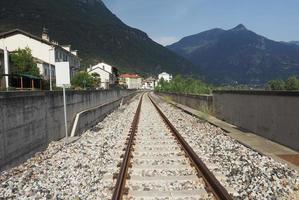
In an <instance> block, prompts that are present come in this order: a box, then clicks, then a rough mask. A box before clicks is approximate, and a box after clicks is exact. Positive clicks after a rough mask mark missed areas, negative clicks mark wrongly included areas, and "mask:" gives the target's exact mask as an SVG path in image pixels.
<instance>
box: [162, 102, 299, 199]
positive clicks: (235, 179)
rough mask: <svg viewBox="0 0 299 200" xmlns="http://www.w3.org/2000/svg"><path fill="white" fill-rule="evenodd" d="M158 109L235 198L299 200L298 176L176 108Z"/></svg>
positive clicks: (280, 164)
mask: <svg viewBox="0 0 299 200" xmlns="http://www.w3.org/2000/svg"><path fill="white" fill-rule="evenodd" d="M159 102H160V103H159V106H160V107H161V109H162V110H163V112H164V114H165V115H166V116H167V117H168V118H169V119H170V121H171V122H172V124H173V125H174V126H175V127H176V129H177V130H178V131H179V132H180V133H181V134H182V136H183V137H184V138H185V140H186V141H187V142H188V143H189V145H190V146H191V147H192V148H193V149H194V150H195V152H196V153H197V154H198V155H199V157H200V158H201V159H202V160H203V161H204V162H205V164H206V165H207V166H208V168H209V169H210V170H211V171H212V172H213V173H215V174H216V177H217V178H218V180H219V181H220V182H221V183H222V184H223V185H224V186H225V187H226V188H227V189H228V190H229V191H231V193H232V194H233V196H234V198H235V199H257V200H261V199H294V200H295V199H298V198H299V196H297V195H298V190H299V174H298V172H297V171H295V170H293V169H290V168H289V167H288V166H287V165H286V164H282V163H280V162H277V161H275V160H274V159H272V158H270V157H268V156H264V155H261V154H260V153H258V152H256V151H254V150H252V149H250V148H247V147H245V146H244V145H242V144H240V143H239V142H237V141H236V140H234V139H232V138H231V137H229V136H227V135H226V134H225V132H224V131H223V130H222V129H220V128H218V127H216V126H214V125H211V124H209V123H207V122H205V121H203V120H200V119H198V118H196V117H193V116H191V115H189V114H187V113H185V112H183V111H182V110H180V109H178V108H175V107H174V106H172V105H170V104H168V103H165V102H162V101H159Z"/></svg>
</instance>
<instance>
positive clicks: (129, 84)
mask: <svg viewBox="0 0 299 200" xmlns="http://www.w3.org/2000/svg"><path fill="white" fill-rule="evenodd" d="M119 84H120V85H122V86H123V87H125V88H127V89H141V87H142V78H141V77H140V76H139V75H138V74H121V75H120V76H119Z"/></svg>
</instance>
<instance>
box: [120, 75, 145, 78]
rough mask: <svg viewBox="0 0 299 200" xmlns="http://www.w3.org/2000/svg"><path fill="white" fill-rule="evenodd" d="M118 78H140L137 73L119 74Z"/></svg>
mask: <svg viewBox="0 0 299 200" xmlns="http://www.w3.org/2000/svg"><path fill="white" fill-rule="evenodd" d="M119 77H120V78H141V77H140V76H139V75H138V74H121V75H120V76H119Z"/></svg>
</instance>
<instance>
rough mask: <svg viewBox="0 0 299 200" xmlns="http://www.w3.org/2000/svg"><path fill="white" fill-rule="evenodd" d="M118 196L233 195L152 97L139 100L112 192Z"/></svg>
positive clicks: (114, 198) (212, 196)
mask: <svg viewBox="0 0 299 200" xmlns="http://www.w3.org/2000/svg"><path fill="white" fill-rule="evenodd" d="M112 199H113V200H119V199H232V197H231V196H230V195H229V194H228V192H227V191H226V189H225V188H224V187H223V186H222V185H221V184H220V183H219V182H218V180H217V179H216V178H215V176H214V175H213V174H212V173H211V172H210V171H209V170H208V168H207V167H206V166H205V164H204V163H203V162H202V161H201V160H200V158H199V157H198V156H197V155H196V153H195V152H194V151H193V150H192V148H191V147H190V146H189V145H188V144H187V143H186V141H185V140H184V138H182V136H181V135H180V134H179V132H178V131H177V130H176V129H175V128H174V126H173V125H172V124H171V123H170V121H169V120H168V119H167V118H166V117H165V115H164V114H163V112H162V111H161V110H160V109H159V107H158V106H157V105H156V104H155V102H154V101H153V99H152V98H151V97H150V96H149V95H148V94H144V95H143V96H142V97H141V99H140V102H139V105H138V108H137V110H136V114H135V116H134V120H133V122H132V126H131V131H130V135H129V138H128V140H127V146H126V148H125V154H124V156H123V161H122V163H121V167H120V172H119V174H118V177H117V181H116V185H115V188H114V193H113V197H112Z"/></svg>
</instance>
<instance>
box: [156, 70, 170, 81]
mask: <svg viewBox="0 0 299 200" xmlns="http://www.w3.org/2000/svg"><path fill="white" fill-rule="evenodd" d="M162 78H163V79H164V81H168V82H169V81H171V80H172V75H171V74H168V73H166V72H163V73H161V74H159V75H158V79H159V80H161V79H162Z"/></svg>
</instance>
